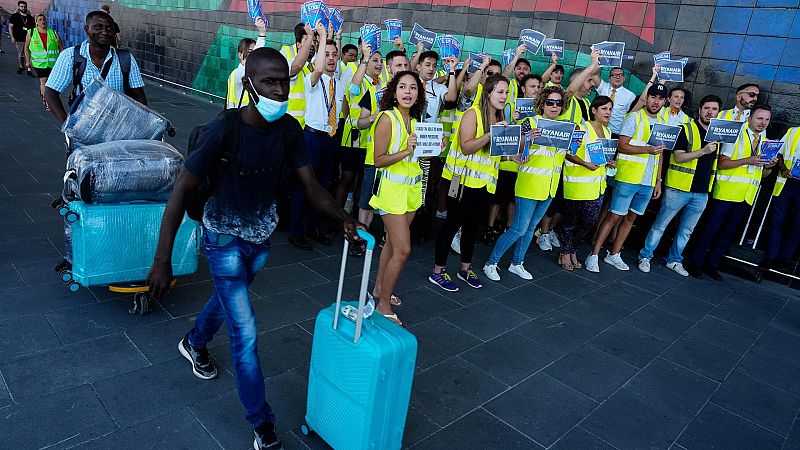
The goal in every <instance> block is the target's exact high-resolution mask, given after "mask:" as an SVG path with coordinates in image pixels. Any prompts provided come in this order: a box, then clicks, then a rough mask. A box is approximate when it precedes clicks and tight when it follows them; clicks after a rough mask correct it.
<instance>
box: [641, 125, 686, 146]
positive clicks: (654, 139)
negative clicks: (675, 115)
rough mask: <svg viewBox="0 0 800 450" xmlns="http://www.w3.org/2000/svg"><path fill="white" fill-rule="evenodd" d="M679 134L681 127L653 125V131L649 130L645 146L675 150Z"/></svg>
mask: <svg viewBox="0 0 800 450" xmlns="http://www.w3.org/2000/svg"><path fill="white" fill-rule="evenodd" d="M680 133H681V127H678V126H673V125H665V124H663V123H655V124H653V129H652V130H650V139H649V140H648V141H647V145H652V146H654V147H658V146H659V145H663V146H664V147H666V149H667V150H672V149H674V148H675V141H677V140H678V135H679V134H680Z"/></svg>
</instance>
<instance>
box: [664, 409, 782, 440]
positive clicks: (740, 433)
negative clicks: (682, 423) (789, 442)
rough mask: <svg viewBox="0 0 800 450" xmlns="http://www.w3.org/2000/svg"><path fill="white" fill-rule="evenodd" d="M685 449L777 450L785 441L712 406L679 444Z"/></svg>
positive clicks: (697, 418)
mask: <svg viewBox="0 0 800 450" xmlns="http://www.w3.org/2000/svg"><path fill="white" fill-rule="evenodd" d="M676 442H677V443H678V444H680V445H682V446H683V447H686V448H709V447H715V448H757V449H763V450H767V449H778V448H781V445H782V444H783V438H782V437H781V436H778V435H777V434H774V433H771V432H769V431H767V430H765V429H764V428H761V427H759V426H757V425H755V424H754V423H752V422H749V421H747V420H745V419H743V418H741V417H739V416H736V415H734V414H731V413H730V412H728V411H725V410H724V409H722V408H720V407H719V406H717V405H715V404H713V403H709V404H707V405H706V406H705V407H704V408H703V410H702V411H700V414H698V415H697V417H695V418H694V420H692V423H690V424H689V426H688V427H686V430H685V431H684V432H683V434H681V437H680V438H679V439H678V440H677V441H676Z"/></svg>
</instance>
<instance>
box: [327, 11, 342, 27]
mask: <svg viewBox="0 0 800 450" xmlns="http://www.w3.org/2000/svg"><path fill="white" fill-rule="evenodd" d="M328 12H329V13H330V14H329V16H330V17H329V18H330V21H331V25H333V32H334V33H338V32H339V30H340V29H342V24H343V23H344V18H342V11H341V10H340V9H339V8H328Z"/></svg>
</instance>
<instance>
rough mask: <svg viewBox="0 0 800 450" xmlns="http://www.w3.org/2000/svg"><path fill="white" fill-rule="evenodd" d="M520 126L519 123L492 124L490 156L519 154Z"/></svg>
mask: <svg viewBox="0 0 800 450" xmlns="http://www.w3.org/2000/svg"><path fill="white" fill-rule="evenodd" d="M520 139H522V127H520V126H519V125H492V141H491V142H492V143H491V146H490V147H489V154H490V155H491V156H512V155H517V154H519V142H520Z"/></svg>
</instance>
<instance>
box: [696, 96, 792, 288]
mask: <svg viewBox="0 0 800 450" xmlns="http://www.w3.org/2000/svg"><path fill="white" fill-rule="evenodd" d="M771 118H772V108H771V107H770V106H769V105H755V106H753V108H751V109H750V116H749V117H748V119H747V122H746V125H745V126H743V127H742V130H741V131H740V132H739V138H738V139H737V140H736V143H734V144H724V145H723V146H722V150H721V151H720V155H719V160H718V162H717V176H716V180H715V181H714V187H713V189H712V191H711V197H712V200H711V203H710V206H709V210H708V220H707V221H706V223H705V224H704V226H703V229H702V231H701V233H700V235H699V236H698V237H697V242H696V244H695V247H694V251H693V252H692V255H691V258H689V260H688V262H689V263H690V265H689V266H688V267H687V269H688V271H689V274H691V275H692V276H694V277H695V278H700V277H701V270H702V271H703V272H705V273H706V274H707V275H708V276H709V277H711V279H713V280H716V281H721V280H722V276H721V275H720V274H719V272H718V271H717V267H718V266H719V262H720V260H721V259H722V256H723V254H724V253H725V252H726V251H727V250H728V247H729V246H730V244H731V242H732V241H733V237H734V233H736V230H737V228H738V227H739V224H741V222H742V219H743V218H744V216H745V215H746V214H747V210H748V209H749V207H751V206H752V205H753V203H754V202H755V199H756V195H757V193H758V188H759V187H760V186H761V179H762V178H763V177H766V176H768V175H769V172H770V168H771V167H772V166H773V165H775V163H776V162H777V158H773V159H764V158H762V157H761V156H759V147H760V145H761V142H762V141H764V140H765V139H766V138H767V136H766V132H765V130H766V129H767V126H768V125H769V121H770V119H771Z"/></svg>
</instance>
